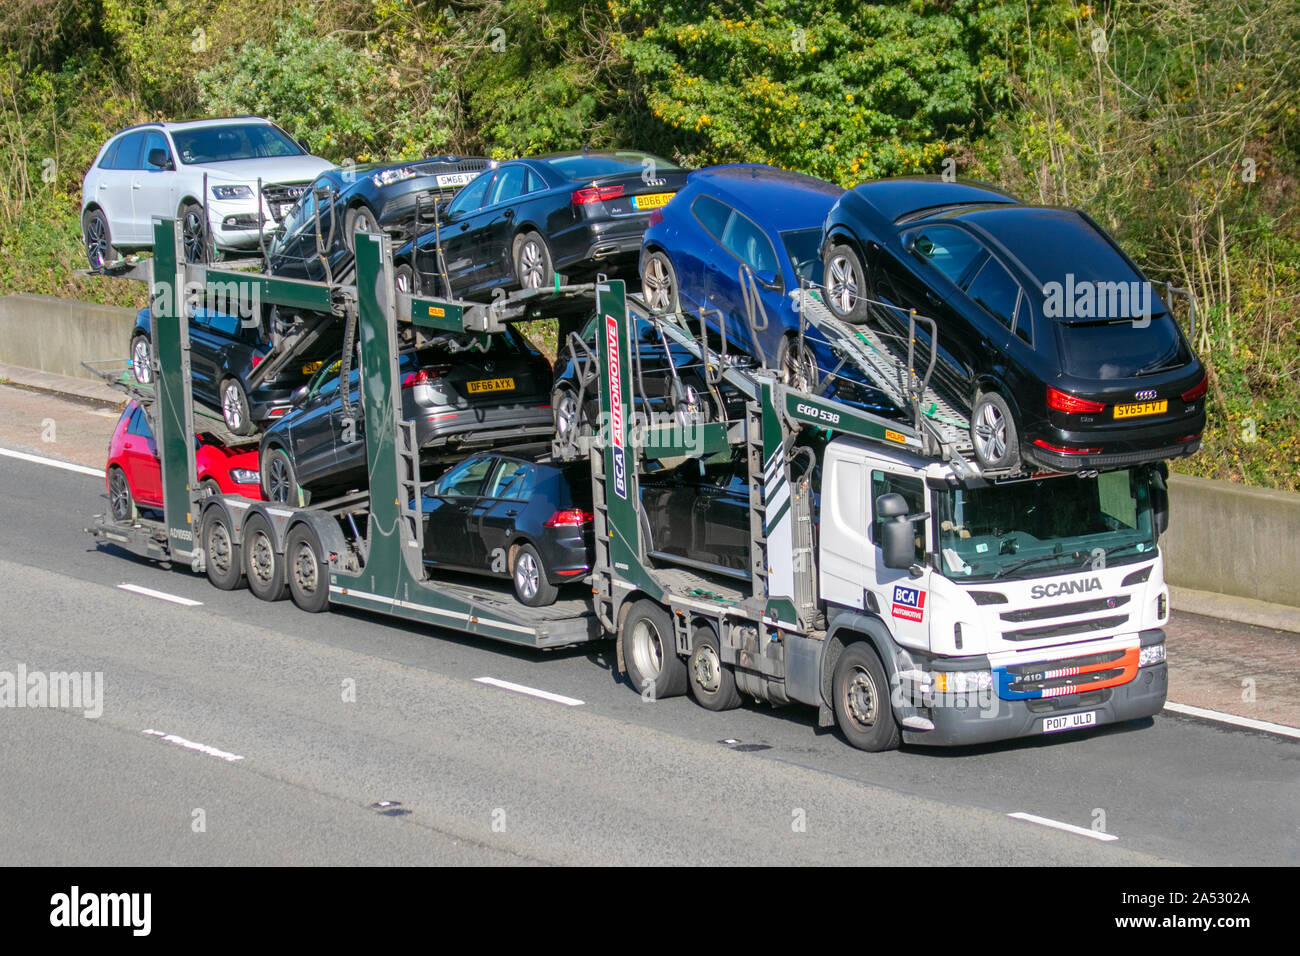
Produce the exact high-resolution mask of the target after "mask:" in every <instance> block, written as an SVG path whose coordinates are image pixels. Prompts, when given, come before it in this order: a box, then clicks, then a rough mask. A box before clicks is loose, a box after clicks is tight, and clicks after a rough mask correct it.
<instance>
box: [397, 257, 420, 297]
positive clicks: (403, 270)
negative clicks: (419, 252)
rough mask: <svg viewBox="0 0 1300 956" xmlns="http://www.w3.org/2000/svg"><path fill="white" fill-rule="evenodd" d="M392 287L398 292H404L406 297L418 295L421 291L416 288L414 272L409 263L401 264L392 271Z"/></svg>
mask: <svg viewBox="0 0 1300 956" xmlns="http://www.w3.org/2000/svg"><path fill="white" fill-rule="evenodd" d="M393 287H394V288H395V289H396V290H397V291H398V292H405V293H406V294H407V295H420V294H422V292H421V290H420V289H419V288H418V287H417V286H416V279H415V270H414V269H412V268H411V266H410V264H409V263H405V262H403V263H402V264H401V265H400V266H398V267H397V268H396V269H394V270H393Z"/></svg>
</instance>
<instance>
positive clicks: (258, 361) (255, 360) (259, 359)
mask: <svg viewBox="0 0 1300 956" xmlns="http://www.w3.org/2000/svg"><path fill="white" fill-rule="evenodd" d="M261 364H262V356H260V355H254V356H253V368H257V367H258V366H259V365H261Z"/></svg>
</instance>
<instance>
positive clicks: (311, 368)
mask: <svg viewBox="0 0 1300 956" xmlns="http://www.w3.org/2000/svg"><path fill="white" fill-rule="evenodd" d="M324 364H325V363H324V362H305V363H303V366H302V374H303V375H315V374H316V373H317V372H319V371H320V367H321V366H322V365H324Z"/></svg>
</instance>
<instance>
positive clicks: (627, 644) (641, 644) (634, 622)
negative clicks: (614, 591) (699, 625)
mask: <svg viewBox="0 0 1300 956" xmlns="http://www.w3.org/2000/svg"><path fill="white" fill-rule="evenodd" d="M618 639H619V640H620V641H622V643H623V662H624V663H625V664H626V665H627V676H628V677H629V678H630V679H631V681H632V686H633V687H635V688H636V691H637V693H638V694H642V695H645V696H647V697H648V698H649V699H651V700H662V699H663V698H665V697H680V696H681V695H682V694H684V693H686V680H687V678H686V662H685V661H683V660H682V659H681V658H680V657H678V656H677V641H676V639H675V638H674V637H673V620H672V618H671V617H670V616H669V614H668V612H667V611H665V610H664V609H663V608H661V607H660V606H659V605H658V604H656V603H655V602H654V601H637V602H636V603H635V604H633V605H632V608H631V610H629V611H628V612H627V617H626V618H624V619H623V627H622V629H621V630H620V631H619V636H618Z"/></svg>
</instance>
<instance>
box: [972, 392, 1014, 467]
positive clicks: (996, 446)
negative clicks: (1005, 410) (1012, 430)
mask: <svg viewBox="0 0 1300 956" xmlns="http://www.w3.org/2000/svg"><path fill="white" fill-rule="evenodd" d="M974 432H975V450H976V451H977V452H978V453H979V456H980V459H981V460H983V461H1000V460H1001V459H1002V457H1003V456H1004V455H1006V453H1007V423H1006V419H1004V418H1003V417H1002V412H1001V411H999V410H998V407H997V406H996V405H994V404H992V403H988V404H985V405H984V406H983V408H982V409H981V410H980V414H979V418H978V419H976V421H975V428H974Z"/></svg>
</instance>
